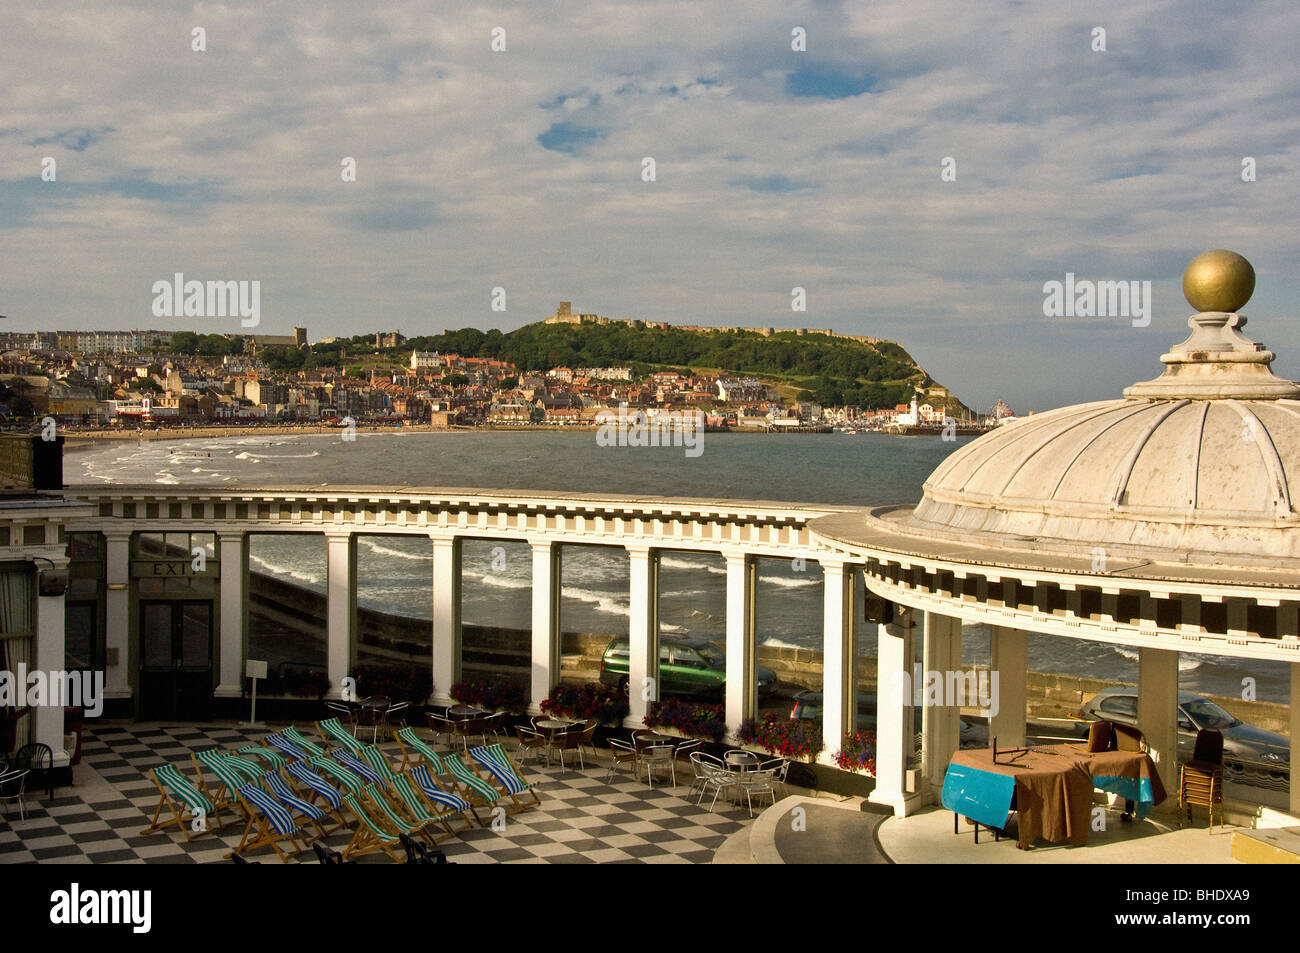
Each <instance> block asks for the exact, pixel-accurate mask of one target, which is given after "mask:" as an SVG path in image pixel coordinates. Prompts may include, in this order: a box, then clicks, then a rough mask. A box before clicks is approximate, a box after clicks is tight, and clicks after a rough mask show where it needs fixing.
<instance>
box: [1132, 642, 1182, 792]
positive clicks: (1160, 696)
mask: <svg viewBox="0 0 1300 953" xmlns="http://www.w3.org/2000/svg"><path fill="white" fill-rule="evenodd" d="M1138 727H1139V728H1141V729H1142V733H1143V734H1144V735H1145V736H1146V739H1147V747H1148V748H1149V749H1150V752H1151V759H1152V760H1153V761H1155V763H1156V769H1157V770H1158V771H1159V772H1160V780H1161V782H1162V783H1163V784H1164V786H1165V792H1166V793H1167V794H1168V795H1169V799H1168V800H1166V801H1165V802H1164V804H1163V805H1161V806H1160V807H1159V808H1157V810H1160V811H1170V810H1176V806H1177V804H1178V653H1177V652H1170V651H1167V650H1165V649H1149V648H1139V649H1138Z"/></svg>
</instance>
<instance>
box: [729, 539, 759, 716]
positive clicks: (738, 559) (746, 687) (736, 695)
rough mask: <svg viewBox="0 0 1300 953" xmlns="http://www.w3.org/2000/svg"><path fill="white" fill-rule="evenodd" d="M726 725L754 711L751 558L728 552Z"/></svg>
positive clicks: (752, 577) (752, 574) (752, 573)
mask: <svg viewBox="0 0 1300 953" xmlns="http://www.w3.org/2000/svg"><path fill="white" fill-rule="evenodd" d="M723 555H724V556H725V557H726V559H727V687H726V698H727V704H726V712H727V727H728V728H729V729H730V730H731V731H733V732H734V731H735V730H736V729H737V728H738V727H740V723H741V722H742V721H744V720H745V719H746V718H749V717H750V716H752V715H753V714H754V559H753V557H751V556H749V555H746V554H745V553H743V552H727V553H724V554H723Z"/></svg>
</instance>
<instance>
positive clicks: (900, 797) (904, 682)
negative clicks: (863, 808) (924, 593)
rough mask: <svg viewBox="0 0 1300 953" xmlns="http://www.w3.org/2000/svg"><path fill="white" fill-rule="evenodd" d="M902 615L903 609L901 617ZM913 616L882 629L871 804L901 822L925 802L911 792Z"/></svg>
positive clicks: (877, 665)
mask: <svg viewBox="0 0 1300 953" xmlns="http://www.w3.org/2000/svg"><path fill="white" fill-rule="evenodd" d="M899 610H901V607H899V608H898V609H896V611H899ZM912 616H913V614H912V613H910V612H905V611H904V615H903V616H902V617H901V618H900V617H897V616H896V617H895V621H893V622H891V623H889V624H888V625H879V626H877V629H878V632H879V644H878V646H877V649H876V787H875V789H874V790H873V791H872V792H871V796H870V797H869V798H868V800H870V801H871V802H872V803H873V804H886V805H888V806H890V807H892V808H893V809H894V813H895V814H897V815H899V816H900V817H904V816H906V815H907V814H909V813H911V812H913V811H915V810H916V809H917V808H918V807H920V806H921V804H922V801H923V798H922V797H921V794H920V792H919V791H909V790H908V787H909V785H908V773H909V767H910V765H909V762H910V760H911V755H912V721H913V716H912V695H911V692H910V688H911V678H912V651H913V650H912V640H913V639H914V638H915V637H916V633H915V628H914V627H913V623H912Z"/></svg>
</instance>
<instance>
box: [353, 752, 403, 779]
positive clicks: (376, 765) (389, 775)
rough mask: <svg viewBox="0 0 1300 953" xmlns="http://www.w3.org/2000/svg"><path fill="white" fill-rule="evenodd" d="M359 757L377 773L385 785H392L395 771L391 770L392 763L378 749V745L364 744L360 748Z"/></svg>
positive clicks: (395, 774)
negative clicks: (364, 745)
mask: <svg viewBox="0 0 1300 953" xmlns="http://www.w3.org/2000/svg"><path fill="white" fill-rule="evenodd" d="M361 757H362V758H363V759H364V760H365V762H366V764H368V765H370V767H371V768H373V769H374V771H375V774H377V775H379V780H380V782H381V783H382V784H383V785H384V786H385V787H390V788H391V787H392V786H393V779H394V778H396V777H397V772H396V771H394V770H393V765H392V763H391V762H390V761H389V760H388V758H387V756H385V754H384V753H383V752H382V751H380V750H379V745H366V747H365V748H363V749H362V750H361Z"/></svg>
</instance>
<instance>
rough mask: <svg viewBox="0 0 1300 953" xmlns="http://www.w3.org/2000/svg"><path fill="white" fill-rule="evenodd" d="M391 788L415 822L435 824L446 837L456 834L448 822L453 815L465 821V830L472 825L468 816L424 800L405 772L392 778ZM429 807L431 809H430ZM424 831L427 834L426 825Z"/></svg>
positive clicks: (430, 837)
mask: <svg viewBox="0 0 1300 953" xmlns="http://www.w3.org/2000/svg"><path fill="white" fill-rule="evenodd" d="M393 790H394V791H396V792H397V796H398V797H399V798H401V799H402V804H404V805H405V806H406V813H407V815H408V816H410V817H411V819H412V820H414V821H415V822H416V823H417V824H421V825H428V824H437V825H438V826H439V827H441V828H442V829H443V830H445V831H446V832H447V836H448V837H454V836H456V832H455V831H454V830H453V829H452V826H451V823H450V822H451V819H452V818H453V817H457V816H459V817H461V818H462V819H463V820H464V821H465V828H466V830H468V829H469V828H471V827H473V826H474V825H473V824H471V823H470V822H469V818H467V817H465V816H464V815H463V814H460V812H458V811H453V810H448V809H447V808H446V807H444V806H442V805H440V804H437V803H434V802H430V801H428V800H426V799H425V798H424V797H423V796H422V795H421V794H420V792H419V791H418V790H417V789H416V787H415V785H414V784H412V783H411V779H410V778H409V777H408V776H407V775H405V774H399V775H397V776H396V777H394V778H393ZM430 808H432V809H433V810H430ZM425 833H426V835H427V834H428V828H427V827H426V828H425ZM429 839H430V842H432V843H437V840H436V839H435V838H433V837H432V836H431V835H429Z"/></svg>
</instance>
